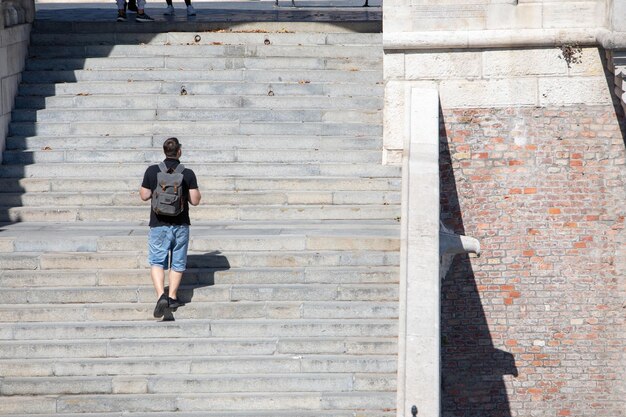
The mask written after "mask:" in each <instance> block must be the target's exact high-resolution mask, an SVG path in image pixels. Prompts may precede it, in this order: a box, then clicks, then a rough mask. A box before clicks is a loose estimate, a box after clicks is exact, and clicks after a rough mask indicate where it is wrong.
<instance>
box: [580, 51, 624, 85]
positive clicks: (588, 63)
mask: <svg viewBox="0 0 626 417" xmlns="http://www.w3.org/2000/svg"><path fill="white" fill-rule="evenodd" d="M601 54H602V52H601V50H600V49H598V48H581V50H580V52H577V53H576V55H575V56H576V58H577V59H576V62H571V63H570V68H569V75H575V76H591V77H593V76H595V77H603V76H604V74H605V68H604V64H603V63H602V57H601ZM618 79H619V80H621V77H618Z"/></svg>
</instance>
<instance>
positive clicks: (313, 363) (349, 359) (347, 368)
mask: <svg viewBox="0 0 626 417" xmlns="http://www.w3.org/2000/svg"><path fill="white" fill-rule="evenodd" d="M396 362H397V360H396V358H395V357H384V356H383V357H381V356H363V357H361V356H307V357H304V358H302V371H303V372H372V373H374V372H375V373H380V372H388V373H391V372H396V368H397V366H396Z"/></svg>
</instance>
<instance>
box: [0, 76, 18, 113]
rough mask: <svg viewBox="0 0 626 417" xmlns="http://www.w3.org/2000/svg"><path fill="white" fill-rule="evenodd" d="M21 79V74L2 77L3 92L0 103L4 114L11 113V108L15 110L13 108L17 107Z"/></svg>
mask: <svg viewBox="0 0 626 417" xmlns="http://www.w3.org/2000/svg"><path fill="white" fill-rule="evenodd" d="M20 79H21V76H20V74H13V75H8V76H6V77H4V78H2V81H1V82H2V86H1V88H2V90H1V91H0V93H1V94H2V97H1V104H0V108H1V109H2V114H8V113H11V110H13V108H14V107H15V105H14V103H15V96H16V94H17V89H18V86H19V83H20Z"/></svg>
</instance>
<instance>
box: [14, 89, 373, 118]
mask: <svg viewBox="0 0 626 417" xmlns="http://www.w3.org/2000/svg"><path fill="white" fill-rule="evenodd" d="M15 105H16V107H17V108H18V110H19V109H24V110H26V109H31V110H32V109H46V110H48V111H51V110H56V109H59V110H65V111H67V110H70V109H73V110H86V109H94V110H97V111H102V110H103V109H110V110H111V111H113V110H118V111H120V112H122V113H120V114H122V115H123V114H124V113H123V111H124V110H126V111H129V112H130V113H131V114H132V111H147V110H152V111H154V110H174V109H186V110H189V111H191V110H202V109H206V110H211V111H218V110H219V109H236V110H239V111H241V110H245V109H249V110H253V111H258V112H262V110H263V109H267V108H269V109H274V110H276V109H280V110H311V109H318V110H378V109H380V108H382V105H383V101H382V98H380V97H368V96H365V97H325V96H310V97H308V96H304V97H300V96H280V97H277V96H275V95H274V96H268V95H262V96H261V95H257V96H235V95H233V96H214V95H204V94H195V95H189V94H187V95H180V93H179V94H171V95H155V94H148V95H141V94H137V95H132V96H128V95H123V94H119V95H77V96H73V97H72V96H52V97H32V96H31V97H17V99H16V101H15ZM120 107H121V108H122V110H120V109H119V108H120ZM18 113H19V112H18ZM79 113H80V112H79ZM92 116H94V114H92V113H85V118H86V120H89V119H88V118H89V117H92ZM96 120H98V119H96ZM109 120H116V119H115V117H112V118H111V119H109ZM199 120H203V119H199Z"/></svg>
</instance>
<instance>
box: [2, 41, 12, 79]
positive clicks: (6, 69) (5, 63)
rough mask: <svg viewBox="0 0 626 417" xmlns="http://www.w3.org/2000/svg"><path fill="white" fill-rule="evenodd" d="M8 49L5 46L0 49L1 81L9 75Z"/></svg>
mask: <svg viewBox="0 0 626 417" xmlns="http://www.w3.org/2000/svg"><path fill="white" fill-rule="evenodd" d="M8 53H9V48H8V47H6V46H3V47H0V79H3V78H4V77H6V76H7V75H10V74H9V55H8Z"/></svg>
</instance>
